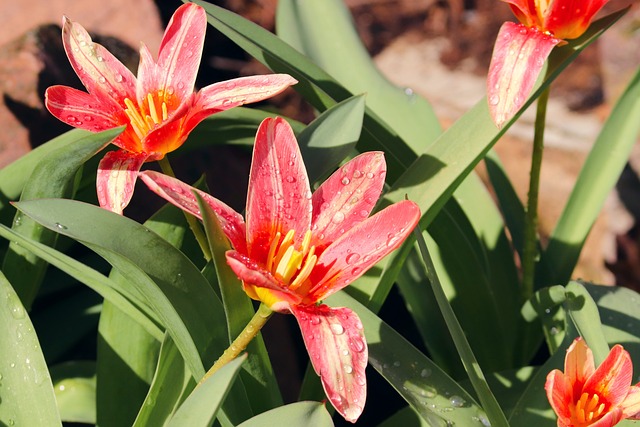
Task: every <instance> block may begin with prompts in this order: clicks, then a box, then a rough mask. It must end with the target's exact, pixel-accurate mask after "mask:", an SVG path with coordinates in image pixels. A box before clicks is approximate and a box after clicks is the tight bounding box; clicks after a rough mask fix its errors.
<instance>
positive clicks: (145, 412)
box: [133, 334, 195, 427]
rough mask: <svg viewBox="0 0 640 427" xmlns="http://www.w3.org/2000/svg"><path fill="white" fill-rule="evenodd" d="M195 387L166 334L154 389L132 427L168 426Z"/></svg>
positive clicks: (152, 387) (176, 349) (159, 357)
mask: <svg viewBox="0 0 640 427" xmlns="http://www.w3.org/2000/svg"><path fill="white" fill-rule="evenodd" d="M194 387H195V381H194V380H193V377H192V376H191V374H190V373H189V371H188V370H187V369H186V366H185V364H184V360H183V359H182V357H181V356H180V351H179V350H178V347H176V345H175V344H174V342H173V340H172V339H171V337H170V336H169V335H168V334H166V335H165V339H164V341H163V342H162V346H161V347H160V354H159V355H158V364H157V365H156V371H155V373H154V375H153V381H152V382H151V387H149V392H148V393H147V396H146V398H145V400H144V403H143V404H142V406H141V407H140V412H139V413H138V415H137V417H136V419H135V422H134V423H133V427H147V426H163V425H165V424H166V423H167V421H168V420H169V419H170V418H171V417H172V415H173V414H174V413H175V411H176V410H177V409H178V406H179V405H180V403H181V402H182V401H183V400H184V399H185V398H186V394H187V393H189V392H191V390H193V388H194Z"/></svg>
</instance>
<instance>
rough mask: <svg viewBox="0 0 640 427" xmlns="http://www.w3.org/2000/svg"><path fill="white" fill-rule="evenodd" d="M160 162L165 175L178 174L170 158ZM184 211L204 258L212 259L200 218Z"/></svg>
mask: <svg viewBox="0 0 640 427" xmlns="http://www.w3.org/2000/svg"><path fill="white" fill-rule="evenodd" d="M158 163H159V164H160V169H162V172H163V173H164V174H165V175H169V176H170V177H172V178H175V177H176V174H175V173H174V172H173V168H172V167H171V164H170V163H169V159H167V157H166V156H165V157H163V158H162V159H160V160H158ZM183 212H184V217H185V218H186V219H187V223H188V224H189V228H190V229H191V232H192V233H193V235H194V236H195V238H196V240H197V241H198V245H200V249H201V250H202V254H203V255H204V259H205V260H206V261H209V260H211V249H210V248H209V243H208V241H207V236H206V235H205V234H204V231H202V228H200V224H198V220H197V219H196V218H195V217H194V216H193V215H191V214H189V213H187V212H186V211H183Z"/></svg>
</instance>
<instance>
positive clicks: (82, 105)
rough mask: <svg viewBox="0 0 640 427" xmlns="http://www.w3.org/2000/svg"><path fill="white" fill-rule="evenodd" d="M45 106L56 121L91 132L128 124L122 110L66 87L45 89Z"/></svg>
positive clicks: (85, 93)
mask: <svg viewBox="0 0 640 427" xmlns="http://www.w3.org/2000/svg"><path fill="white" fill-rule="evenodd" d="M45 106H46V107H47V109H48V110H49V112H50V113H51V114H53V115H54V116H55V117H56V118H57V119H58V120H61V121H63V122H65V123H66V124H68V125H71V126H73V127H77V128H80V129H86V130H89V131H92V132H100V131H103V130H107V129H111V128H114V127H116V126H120V125H123V124H127V123H129V119H128V118H127V116H126V114H124V113H123V112H122V110H119V109H111V108H110V106H109V105H104V104H103V103H102V101H101V99H100V98H96V97H95V96H93V95H90V94H88V93H87V92H83V91H80V90H78V89H74V88H72V87H68V86H51V87H49V88H47V90H46V92H45Z"/></svg>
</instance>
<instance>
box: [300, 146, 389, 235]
mask: <svg viewBox="0 0 640 427" xmlns="http://www.w3.org/2000/svg"><path fill="white" fill-rule="evenodd" d="M385 175H386V163H385V161H384V154H383V153H382V152H380V151H372V152H367V153H363V154H360V155H359V156H357V157H355V158H354V159H352V160H351V161H349V162H348V163H346V164H345V165H344V166H342V167H341V168H340V169H338V170H337V171H336V172H334V173H333V174H332V175H331V176H330V177H329V178H328V179H327V180H326V181H324V182H323V183H322V185H320V187H319V188H318V189H317V190H316V191H315V192H314V193H313V198H312V204H313V219H312V228H313V233H314V236H313V242H312V243H313V244H314V245H317V246H318V247H324V246H325V245H326V244H328V243H330V242H332V241H334V240H336V239H337V238H338V237H340V236H341V235H342V234H344V233H345V231H346V230H349V229H351V228H352V227H354V226H355V225H356V224H358V223H360V222H362V221H364V220H365V219H367V218H368V217H369V214H370V213H371V211H372V209H373V207H374V206H375V204H376V203H377V201H378V198H379V197H380V193H381V192H382V187H383V186H384V178H385Z"/></svg>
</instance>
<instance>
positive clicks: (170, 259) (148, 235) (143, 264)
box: [17, 199, 227, 379]
mask: <svg viewBox="0 0 640 427" xmlns="http://www.w3.org/2000/svg"><path fill="white" fill-rule="evenodd" d="M17 206H18V208H19V209H20V210H22V211H23V212H24V213H26V214H27V215H29V216H30V217H31V218H33V219H34V220H36V221H38V222H40V223H41V224H43V225H44V226H46V227H48V228H50V229H52V230H57V231H58V232H60V233H61V234H64V235H67V236H69V237H72V238H74V239H76V240H78V241H79V242H81V243H83V244H85V245H86V246H88V247H89V248H91V249H92V250H94V251H95V252H97V253H98V254H99V255H101V256H102V257H104V258H105V259H107V261H108V262H109V263H110V264H111V265H113V266H114V267H115V268H116V269H118V270H120V272H121V273H122V274H123V275H125V276H126V277H127V279H128V280H129V282H130V284H131V285H132V287H134V288H135V289H136V290H137V292H138V294H139V295H140V296H141V298H140V299H141V300H142V301H146V303H147V304H149V305H150V306H152V307H153V308H154V310H155V311H156V313H157V315H158V317H160V318H161V319H162V321H163V323H164V326H165V327H166V328H167V330H169V332H170V333H171V336H172V338H173V340H174V341H175V343H176V345H177V346H178V348H180V351H181V353H182V356H183V357H184V359H185V361H186V362H187V365H188V366H189V370H190V371H191V373H192V375H193V376H194V378H196V379H197V378H200V377H202V376H203V375H204V367H203V362H204V363H205V364H207V365H208V364H210V363H212V361H213V359H214V358H215V357H216V356H217V355H219V354H221V353H222V350H223V349H224V347H225V342H226V340H227V332H226V326H225V321H224V317H223V310H222V304H221V303H220V300H219V299H218V298H217V296H216V295H215V293H214V292H213V290H212V289H211V287H210V286H209V284H208V282H207V281H206V279H205V278H204V277H203V276H202V274H201V273H200V271H198V269H197V268H196V267H195V266H194V265H193V263H191V261H190V260H189V259H188V258H186V257H185V256H184V255H183V254H182V253H181V252H180V251H178V250H177V249H175V248H174V247H173V246H171V245H170V244H169V243H168V242H167V241H165V240H164V239H162V238H160V237H159V236H158V235H156V234H155V233H153V232H151V231H149V230H148V229H146V228H145V227H143V226H141V225H140V224H137V223H135V222H133V221H131V220H129V219H128V218H124V217H122V216H120V215H116V214H114V213H112V212H109V211H107V210H105V209H101V208H98V207H96V206H92V205H88V204H85V203H80V202H75V201H71V200H61V199H49V200H34V201H29V202H20V203H18V204H17ZM97 224H99V226H97ZM112 230H117V231H118V232H117V233H114V232H113V231H112Z"/></svg>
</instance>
